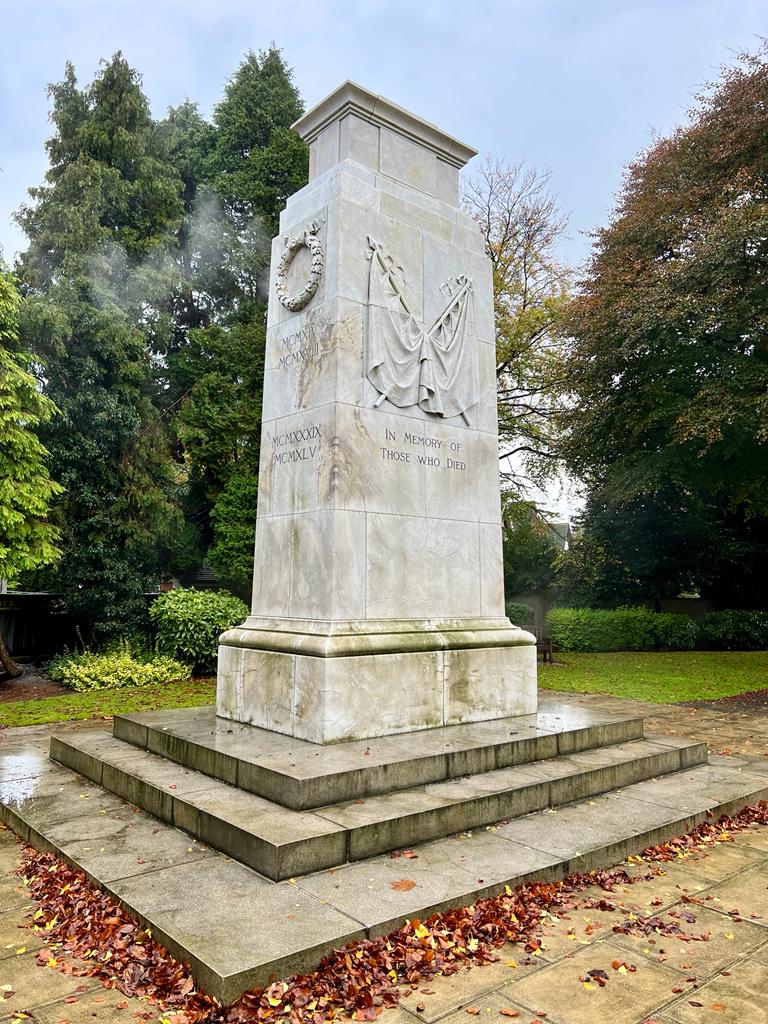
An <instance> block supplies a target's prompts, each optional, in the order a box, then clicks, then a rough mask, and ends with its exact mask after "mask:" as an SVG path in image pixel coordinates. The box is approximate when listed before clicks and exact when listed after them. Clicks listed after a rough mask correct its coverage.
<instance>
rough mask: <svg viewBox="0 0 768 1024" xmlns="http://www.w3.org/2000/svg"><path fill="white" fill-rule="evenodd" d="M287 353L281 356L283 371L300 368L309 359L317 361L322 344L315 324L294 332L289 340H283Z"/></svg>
mask: <svg viewBox="0 0 768 1024" xmlns="http://www.w3.org/2000/svg"><path fill="white" fill-rule="evenodd" d="M283 348H284V349H285V352H284V353H283V354H282V355H281V356H280V360H279V363H280V366H281V367H283V369H285V368H287V367H289V366H298V365H299V364H300V363H304V362H306V361H307V360H308V359H316V358H317V357H318V356H319V355H320V353H321V350H320V342H319V341H318V340H317V334H316V331H315V325H314V324H311V323H310V324H307V326H306V327H302V328H301V330H299V331H294V332H293V334H289V335H288V337H287V338H283Z"/></svg>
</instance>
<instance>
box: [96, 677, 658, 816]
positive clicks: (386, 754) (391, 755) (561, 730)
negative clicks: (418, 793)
mask: <svg viewBox="0 0 768 1024" xmlns="http://www.w3.org/2000/svg"><path fill="white" fill-rule="evenodd" d="M539 708H540V710H539V713H538V714H536V715H526V716H523V717H519V718H507V719H498V720H496V721H491V722H474V723H469V724H465V725H453V726H445V727H442V728H438V729H429V730H426V731H424V732H417V733H408V734H405V735H395V736H386V737H380V738H378V739H372V740H362V741H352V742H347V743H339V744H330V745H327V746H322V745H318V744H316V743H308V742H307V741H305V740H297V739H295V738H294V737H291V736H284V735H282V734H280V733H275V732H268V731H267V730H265V729H258V728H256V727H254V726H249V725H239V724H238V723H236V722H230V721H228V720H225V719H221V718H217V717H216V714H215V709H214V708H213V707H212V706H210V707H205V708H182V709H177V710H172V711H150V712H143V713H139V714H130V715H117V716H116V717H115V721H114V735H115V736H116V738H117V739H120V740H124V741H125V742H126V743H131V744H133V745H134V746H137V747H139V748H140V749H142V750H149V751H151V752H152V753H155V754H161V755H162V756H163V757H166V758H169V759H170V760H172V761H176V762H178V763H179V764H181V765H184V767H186V768H191V769H193V770H194V771H198V772H202V773H203V774H205V775H210V776H211V777H212V778H214V779H218V780H220V781H221V782H228V783H229V784H230V785H233V786H237V787H238V788H239V789H244V790H247V791H248V792H251V793H255V794H256V795H257V796H262V797H264V798H265V799H267V800H271V801H273V802H274V803H279V804H283V805H285V806H286V807H292V808H293V809H294V810H306V809H308V808H312V807H321V806H323V805H325V804H329V803H333V804H335V803H341V802H343V801H348V800H359V799H365V798H367V797H370V796H375V795H377V794H382V793H391V792H393V791H395V790H398V789H411V788H412V787H414V786H423V785H428V784H429V783H432V782H441V781H444V780H447V779H454V778H460V777H462V776H465V775H476V774H478V773H480V772H487V771H493V770H494V769H498V768H507V767H511V766H513V765H520V764H527V763H529V762H531V761H539V760H544V759H548V758H552V757H557V756H558V755H560V754H573V753H578V752H579V751H583V750H590V749H593V748H595V747H601V746H608V745H612V744H615V743H623V742H625V741H627V740H634V739H641V738H642V736H643V720H642V718H640V717H618V716H616V715H608V714H605V713H602V712H596V711H593V710H590V709H586V708H582V709H577V708H574V707H571V706H569V705H565V704H562V703H561V702H559V701H558V700H556V699H555V700H553V699H552V698H548V697H547V696H546V695H544V694H542V695H541V699H540V702H539Z"/></svg>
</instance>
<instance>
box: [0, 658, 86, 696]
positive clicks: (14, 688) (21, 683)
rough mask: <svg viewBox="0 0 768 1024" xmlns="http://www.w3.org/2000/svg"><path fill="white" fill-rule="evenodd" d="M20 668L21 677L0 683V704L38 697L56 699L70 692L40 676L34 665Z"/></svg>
mask: <svg viewBox="0 0 768 1024" xmlns="http://www.w3.org/2000/svg"><path fill="white" fill-rule="evenodd" d="M21 667H22V668H23V669H24V675H23V676H19V678H18V679H5V680H3V681H1V682H0V704H9V703H10V702H11V701H14V700H35V699H36V698H38V697H58V696H59V695H60V694H62V693H71V692H72V691H71V690H68V689H67V688H66V687H65V686H60V685H59V684H58V683H53V682H51V680H50V679H46V678H45V676H41V675H40V673H39V672H38V670H37V669H36V668H35V666H34V665H23V664H22V666H21Z"/></svg>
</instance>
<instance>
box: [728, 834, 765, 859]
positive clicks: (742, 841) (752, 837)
mask: <svg viewBox="0 0 768 1024" xmlns="http://www.w3.org/2000/svg"><path fill="white" fill-rule="evenodd" d="M733 841H734V843H735V845H736V846H748V847H749V848H750V849H753V850H762V851H764V852H765V853H768V831H766V829H764V828H754V829H749V831H747V832H739V833H737V834H736V835H735V836H734V837H733Z"/></svg>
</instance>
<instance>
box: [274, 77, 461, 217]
mask: <svg viewBox="0 0 768 1024" xmlns="http://www.w3.org/2000/svg"><path fill="white" fill-rule="evenodd" d="M293 128H294V130H295V131H297V132H298V134H299V135H300V136H301V137H302V139H304V141H305V142H307V143H308V144H309V179H310V181H312V180H313V179H314V178H316V177H318V176H319V175H321V174H324V173H325V171H327V170H329V169H330V168H331V167H333V166H334V165H335V164H337V163H339V162H340V161H342V160H353V161H354V162H355V163H358V164H361V165H363V166H364V167H369V168H371V169H372V170H374V171H378V172H380V173H381V174H385V175H387V176H388V177H391V178H394V179H395V180H398V181H402V182H404V183H405V184H408V185H411V186H413V187H414V188H418V189H421V190H423V191H425V192H427V193H428V194H430V195H434V196H437V197H439V198H441V199H444V200H446V201H447V202H451V203H453V204H454V205H456V204H457V203H458V195H459V192H458V188H459V178H458V172H459V170H460V169H461V168H462V167H463V166H464V165H465V164H466V163H467V161H468V160H471V158H472V157H473V156H476V155H477V150H476V149H473V148H472V147H471V146H467V145H465V143H463V142H459V140H458V139H455V138H453V136H451V135H448V134H447V133H446V132H444V131H442V130H441V129H440V128H438V127H437V125H434V124H432V123H431V122H430V121H425V120H424V119H423V118H421V117H417V116H416V115H415V114H412V113H411V112H410V111H409V110H405V109H404V108H403V107H399V106H398V105H397V104H396V103H392V102H391V101H390V100H388V99H386V98H385V97H383V96H377V95H376V94H375V93H372V92H368V90H367V89H364V88H363V87H362V86H360V85H357V84H356V83H355V82H350V81H347V82H344V83H342V84H341V85H340V86H339V87H338V89H335V90H334V91H333V92H332V93H331V94H330V95H329V96H326V98H325V99H324V100H321V102H320V103H318V104H316V105H315V106H314V107H312V109H311V110H308V111H307V112H306V114H304V115H303V116H302V117H300V118H299V119H298V121H296V122H295V123H294V125H293Z"/></svg>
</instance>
